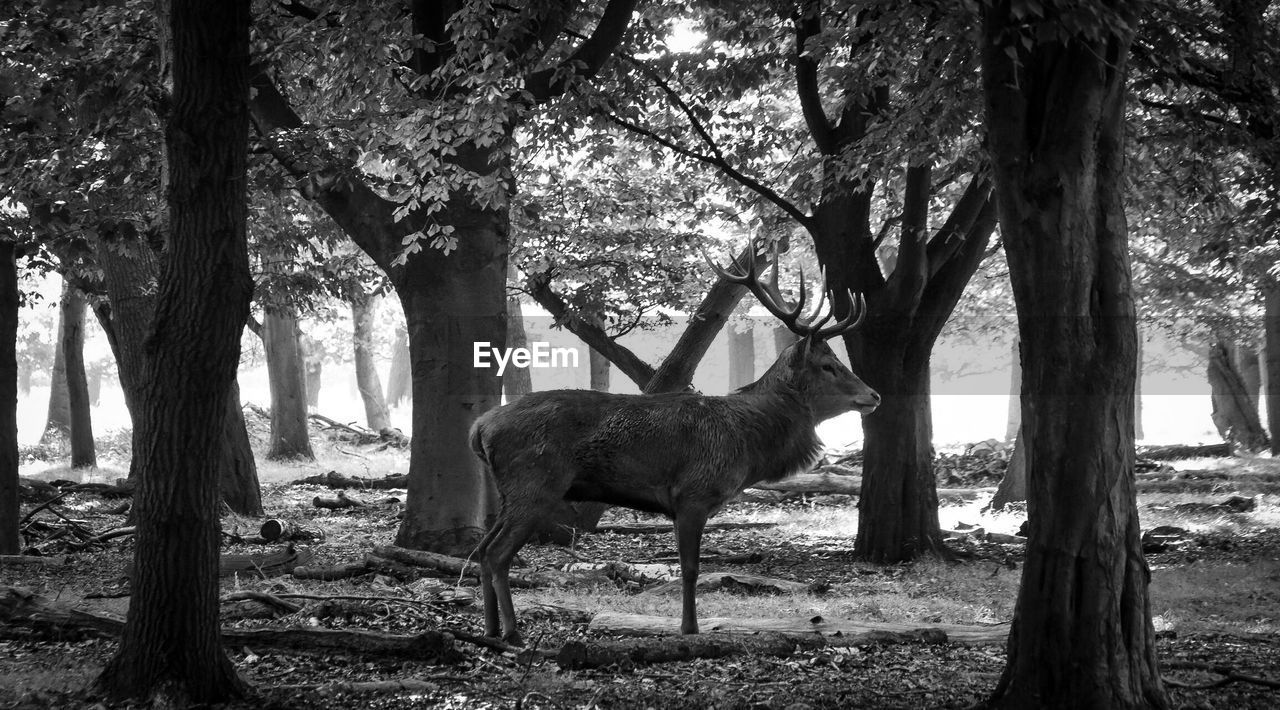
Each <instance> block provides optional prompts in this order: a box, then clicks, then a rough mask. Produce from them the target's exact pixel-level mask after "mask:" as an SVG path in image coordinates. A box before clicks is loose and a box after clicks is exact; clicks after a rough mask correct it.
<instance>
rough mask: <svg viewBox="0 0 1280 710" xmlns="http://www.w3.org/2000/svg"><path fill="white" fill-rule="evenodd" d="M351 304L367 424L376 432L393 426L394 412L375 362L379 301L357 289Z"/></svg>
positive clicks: (361, 397)
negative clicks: (385, 396)
mask: <svg viewBox="0 0 1280 710" xmlns="http://www.w3.org/2000/svg"><path fill="white" fill-rule="evenodd" d="M348 302H349V303H350V304H351V326H352V327H351V344H352V348H353V350H354V352H355V367H356V387H357V388H358V389H359V390H360V399H361V401H363V402H364V415H365V421H366V422H367V423H368V424H369V428H370V429H372V430H374V431H382V430H383V429H387V428H389V427H390V426H391V413H390V412H389V411H388V410H387V401H386V400H385V399H383V397H382V381H381V380H380V379H379V377H378V367H377V362H376V361H375V359H374V352H375V349H374V335H375V330H374V320H375V317H376V316H377V308H378V298H377V297H376V296H373V295H371V294H368V293H365V291H364V289H362V288H353V289H352V290H351V293H350V296H349V297H348Z"/></svg>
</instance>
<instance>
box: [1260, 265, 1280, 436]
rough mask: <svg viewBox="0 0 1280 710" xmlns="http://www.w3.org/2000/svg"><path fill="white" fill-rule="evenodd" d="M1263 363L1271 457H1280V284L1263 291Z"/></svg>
mask: <svg viewBox="0 0 1280 710" xmlns="http://www.w3.org/2000/svg"><path fill="white" fill-rule="evenodd" d="M1263 298H1264V316H1263V321H1262V324H1263V338H1264V343H1263V363H1264V364H1265V366H1266V383H1267V391H1266V403H1267V426H1268V427H1270V429H1271V455H1272V456H1277V455H1280V284H1276V283H1270V284H1268V285H1267V286H1266V288H1264V289H1263Z"/></svg>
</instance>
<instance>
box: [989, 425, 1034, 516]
mask: <svg viewBox="0 0 1280 710" xmlns="http://www.w3.org/2000/svg"><path fill="white" fill-rule="evenodd" d="M1026 499H1027V445H1026V443H1025V442H1024V441H1023V440H1022V433H1021V432H1019V433H1018V434H1017V435H1016V436H1015V437H1014V440H1013V453H1012V454H1010V456H1009V466H1008V468H1006V469H1005V471H1004V477H1003V478H1001V479H1000V486H999V487H998V488H996V494H995V495H994V496H992V498H991V509H992V510H1002V509H1003V508H1004V507H1005V506H1006V505H1008V504H1010V503H1021V502H1023V501H1025V500H1026Z"/></svg>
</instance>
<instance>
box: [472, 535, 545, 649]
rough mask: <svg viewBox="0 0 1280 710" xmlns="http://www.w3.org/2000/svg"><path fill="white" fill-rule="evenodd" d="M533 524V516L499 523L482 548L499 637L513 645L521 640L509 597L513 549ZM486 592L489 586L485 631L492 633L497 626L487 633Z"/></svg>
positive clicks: (517, 546)
mask: <svg viewBox="0 0 1280 710" xmlns="http://www.w3.org/2000/svg"><path fill="white" fill-rule="evenodd" d="M533 528H534V522H533V521H532V520H525V519H519V520H507V521H505V522H503V523H501V524H500V528H499V529H498V532H497V534H496V535H494V538H493V540H492V541H490V543H489V546H488V549H486V550H485V553H486V554H485V562H484V563H482V564H487V565H488V567H489V577H490V581H491V586H492V594H493V597H494V601H495V602H496V607H497V615H498V616H499V617H500V618H501V622H502V640H503V641H506V642H507V643H509V644H511V645H512V646H522V645H524V642H523V640H521V638H520V630H519V629H518V628H517V627H516V609H515V604H514V603H513V602H512V601H511V580H510V572H511V562H512V560H514V559H515V557H516V552H518V551H519V550H520V548H521V547H523V546H524V543H525V541H527V540H528V539H529V536H530V535H531V534H532V533H533ZM489 593H490V590H485V595H486V596H485V634H486V635H489V636H494V635H496V631H497V629H496V628H493V629H492V631H493V632H494V633H490V627H489V598H488V594H489ZM494 626H495V627H496V626H497V620H494Z"/></svg>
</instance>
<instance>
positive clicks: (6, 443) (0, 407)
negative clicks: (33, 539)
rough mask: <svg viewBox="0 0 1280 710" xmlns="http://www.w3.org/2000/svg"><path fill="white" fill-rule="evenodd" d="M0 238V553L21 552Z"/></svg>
mask: <svg viewBox="0 0 1280 710" xmlns="http://www.w3.org/2000/svg"><path fill="white" fill-rule="evenodd" d="M14 251H15V250H14V243H13V242H12V241H10V240H8V239H0V555H16V554H18V553H19V552H21V548H22V544H21V542H22V541H21V537H20V536H19V534H18V511H19V505H20V503H19V497H18V312H19V309H20V308H21V306H22V300H21V298H20V297H19V295H18V265H17V262H16V261H15V260H14Z"/></svg>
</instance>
